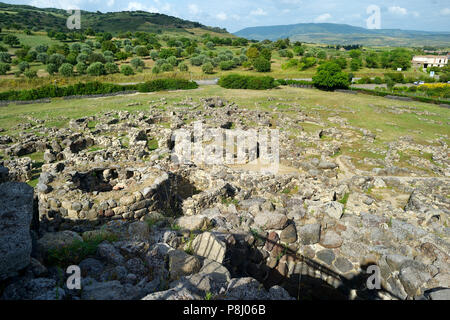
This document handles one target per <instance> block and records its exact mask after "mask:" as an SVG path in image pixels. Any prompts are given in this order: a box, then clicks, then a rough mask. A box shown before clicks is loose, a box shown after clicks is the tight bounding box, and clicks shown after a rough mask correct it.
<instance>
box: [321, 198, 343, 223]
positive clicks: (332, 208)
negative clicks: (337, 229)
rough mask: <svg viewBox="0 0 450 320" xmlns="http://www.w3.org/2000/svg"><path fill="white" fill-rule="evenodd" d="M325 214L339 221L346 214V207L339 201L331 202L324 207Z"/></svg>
mask: <svg viewBox="0 0 450 320" xmlns="http://www.w3.org/2000/svg"><path fill="white" fill-rule="evenodd" d="M323 210H324V212H325V214H327V215H328V216H330V217H332V218H334V219H337V220H339V219H340V218H341V217H342V214H343V212H344V205H343V204H342V203H340V202H337V201H330V202H328V203H326V204H325V205H324V206H323Z"/></svg>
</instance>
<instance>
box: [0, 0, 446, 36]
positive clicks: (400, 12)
mask: <svg viewBox="0 0 450 320" xmlns="http://www.w3.org/2000/svg"><path fill="white" fill-rule="evenodd" d="M0 2H8V3H14V4H18V3H20V4H30V5H33V6H37V7H56V8H62V9H68V8H71V7H73V6H76V7H78V8H81V9H83V10H89V11H97V10H98V11H101V12H111V11H123V10H130V11H133V10H144V11H150V12H159V13H164V14H168V15H172V16H176V17H180V18H183V19H188V20H192V21H198V22H200V23H203V24H206V25H209V26H214V27H216V26H218V27H222V28H227V30H228V31H230V32H236V31H238V30H240V29H243V28H245V27H252V26H264V25H279V24H295V23H304V22H332V23H346V24H350V25H355V26H361V27H366V19H367V18H368V16H369V15H368V14H367V13H366V9H367V7H368V6H369V5H377V6H379V7H380V9H381V28H383V29H388V28H389V29H390V28H398V29H410V30H424V31H450V1H449V0H420V1H418V0H397V1H396V0H393V1H392V0H390V1H388V0H320V1H314V0H0Z"/></svg>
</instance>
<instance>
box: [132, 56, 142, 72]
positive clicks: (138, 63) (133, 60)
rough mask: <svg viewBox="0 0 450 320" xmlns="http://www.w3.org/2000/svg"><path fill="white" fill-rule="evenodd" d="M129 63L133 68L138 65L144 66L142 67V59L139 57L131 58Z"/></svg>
mask: <svg viewBox="0 0 450 320" xmlns="http://www.w3.org/2000/svg"><path fill="white" fill-rule="evenodd" d="M130 63H131V65H132V66H133V68H135V69H137V68H139V67H141V68H144V67H145V63H144V61H142V60H141V59H139V58H134V59H131V61H130Z"/></svg>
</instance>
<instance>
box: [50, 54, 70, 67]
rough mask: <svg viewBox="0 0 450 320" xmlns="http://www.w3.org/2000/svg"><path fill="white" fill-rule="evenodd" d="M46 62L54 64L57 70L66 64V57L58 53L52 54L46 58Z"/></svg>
mask: <svg viewBox="0 0 450 320" xmlns="http://www.w3.org/2000/svg"><path fill="white" fill-rule="evenodd" d="M48 62H49V63H52V64H55V65H56V66H57V68H59V67H60V66H61V65H62V64H63V63H64V62H66V57H65V56H63V55H62V54H60V53H54V54H52V55H51V56H50V57H49V58H48Z"/></svg>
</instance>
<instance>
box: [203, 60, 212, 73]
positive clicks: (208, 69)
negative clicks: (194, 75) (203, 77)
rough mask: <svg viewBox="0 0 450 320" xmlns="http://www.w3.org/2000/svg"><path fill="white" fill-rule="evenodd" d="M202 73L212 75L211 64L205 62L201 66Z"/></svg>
mask: <svg viewBox="0 0 450 320" xmlns="http://www.w3.org/2000/svg"><path fill="white" fill-rule="evenodd" d="M202 71H203V73H206V74H212V73H214V66H213V65H212V63H211V62H207V63H205V64H204V65H203V66H202Z"/></svg>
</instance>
